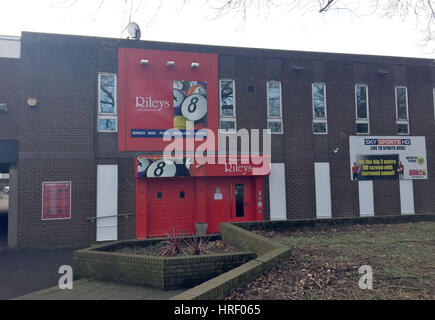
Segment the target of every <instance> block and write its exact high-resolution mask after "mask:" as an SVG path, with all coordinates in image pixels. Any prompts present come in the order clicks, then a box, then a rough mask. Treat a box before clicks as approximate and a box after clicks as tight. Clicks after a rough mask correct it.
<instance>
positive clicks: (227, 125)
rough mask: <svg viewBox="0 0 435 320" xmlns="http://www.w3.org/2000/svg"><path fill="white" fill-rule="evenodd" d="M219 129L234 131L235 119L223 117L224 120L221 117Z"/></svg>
mask: <svg viewBox="0 0 435 320" xmlns="http://www.w3.org/2000/svg"><path fill="white" fill-rule="evenodd" d="M220 129H223V130H234V131H236V120H235V119H225V120H224V119H222V120H221V122H220Z"/></svg>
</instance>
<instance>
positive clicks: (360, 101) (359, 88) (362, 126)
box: [355, 84, 370, 134]
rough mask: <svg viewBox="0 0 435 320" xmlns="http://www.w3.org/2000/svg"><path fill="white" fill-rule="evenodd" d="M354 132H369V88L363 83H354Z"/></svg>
mask: <svg viewBox="0 0 435 320" xmlns="http://www.w3.org/2000/svg"><path fill="white" fill-rule="evenodd" d="M355 108H356V133H357V134H369V133H370V123H369V89H368V86H367V85H365V84H357V85H355Z"/></svg>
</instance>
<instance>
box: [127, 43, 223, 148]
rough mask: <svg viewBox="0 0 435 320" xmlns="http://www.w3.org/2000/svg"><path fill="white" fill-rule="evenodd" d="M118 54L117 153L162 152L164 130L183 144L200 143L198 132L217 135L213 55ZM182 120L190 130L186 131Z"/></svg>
mask: <svg viewBox="0 0 435 320" xmlns="http://www.w3.org/2000/svg"><path fill="white" fill-rule="evenodd" d="M118 53H119V54H118V59H119V61H118V67H119V76H118V87H119V89H118V95H119V119H118V121H119V137H118V150H119V151H160V152H163V150H164V148H165V147H166V146H167V145H168V144H169V143H170V141H164V140H163V137H164V134H165V132H166V130H170V131H169V133H170V135H171V136H173V137H180V136H182V137H183V138H186V139H189V138H192V139H193V138H195V136H196V137H197V138H198V137H199V138H204V139H205V138H206V136H207V134H206V131H205V130H200V129H206V128H207V129H211V130H213V131H214V132H217V128H218V83H217V56H216V55H214V54H204V53H194V52H175V51H157V50H141V49H127V48H120V49H119V52H118ZM141 60H147V61H148V64H141ZM168 62H171V63H169V64H168ZM192 63H196V66H195V67H192ZM187 121H190V122H191V123H193V129H189V130H186V122H187ZM199 144H201V142H200V141H199V142H197V143H195V145H199Z"/></svg>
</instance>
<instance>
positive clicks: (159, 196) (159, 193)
mask: <svg viewBox="0 0 435 320" xmlns="http://www.w3.org/2000/svg"><path fill="white" fill-rule="evenodd" d="M161 198H162V193H161V192H160V191H159V192H157V199H161Z"/></svg>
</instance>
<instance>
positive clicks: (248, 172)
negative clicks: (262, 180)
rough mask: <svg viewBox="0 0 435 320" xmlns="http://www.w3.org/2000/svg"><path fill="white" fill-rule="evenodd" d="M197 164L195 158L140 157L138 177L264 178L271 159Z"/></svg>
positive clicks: (137, 164)
mask: <svg viewBox="0 0 435 320" xmlns="http://www.w3.org/2000/svg"><path fill="white" fill-rule="evenodd" d="M214 160H215V163H204V164H199V163H196V162H195V160H194V159H193V158H182V159H174V160H169V159H164V158H158V157H148V156H139V157H137V158H136V177H138V178H172V177H213V176H215V177H228V176H264V175H269V173H270V157H266V156H265V157H254V158H248V159H244V161H242V159H241V158H237V159H236V161H233V162H232V161H229V159H223V160H226V161H225V162H224V163H219V159H218V158H217V157H216V158H215V159H214Z"/></svg>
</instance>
